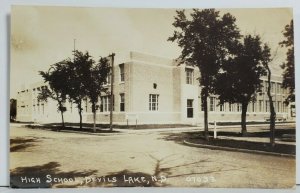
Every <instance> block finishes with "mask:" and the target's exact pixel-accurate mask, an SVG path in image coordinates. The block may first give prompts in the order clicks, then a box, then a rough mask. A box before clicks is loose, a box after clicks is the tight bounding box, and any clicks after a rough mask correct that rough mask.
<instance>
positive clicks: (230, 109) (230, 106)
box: [228, 103, 232, 112]
mask: <svg viewBox="0 0 300 193" xmlns="http://www.w3.org/2000/svg"><path fill="white" fill-rule="evenodd" d="M228 110H229V112H232V104H231V103H229V104H228Z"/></svg>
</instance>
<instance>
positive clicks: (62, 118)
mask: <svg viewBox="0 0 300 193" xmlns="http://www.w3.org/2000/svg"><path fill="white" fill-rule="evenodd" d="M59 111H60V115H61V126H62V128H65V120H64V111H63V105H62V103H61V102H59ZM57 131H60V129H59V128H58V129H57Z"/></svg>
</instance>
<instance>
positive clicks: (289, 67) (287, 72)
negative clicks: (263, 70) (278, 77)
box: [279, 20, 295, 103]
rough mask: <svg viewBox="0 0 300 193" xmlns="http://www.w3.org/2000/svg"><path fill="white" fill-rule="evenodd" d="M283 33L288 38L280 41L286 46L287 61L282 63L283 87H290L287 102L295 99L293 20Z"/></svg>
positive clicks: (282, 45)
mask: <svg viewBox="0 0 300 193" xmlns="http://www.w3.org/2000/svg"><path fill="white" fill-rule="evenodd" d="M283 35H284V37H285V38H286V39H285V40H284V41H282V42H280V43H279V45H281V47H286V48H287V49H288V50H287V53H286V56H287V57H286V61H285V62H284V63H283V64H282V65H281V68H282V69H283V70H284V72H283V82H282V87H283V88H286V89H289V96H288V97H287V99H286V103H289V102H292V101H295V59H294V22H293V20H291V22H290V24H289V25H286V26H285V29H284V31H283Z"/></svg>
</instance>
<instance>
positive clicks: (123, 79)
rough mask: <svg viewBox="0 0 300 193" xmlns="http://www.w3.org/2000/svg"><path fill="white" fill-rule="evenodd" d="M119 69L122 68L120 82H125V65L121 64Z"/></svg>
mask: <svg viewBox="0 0 300 193" xmlns="http://www.w3.org/2000/svg"><path fill="white" fill-rule="evenodd" d="M119 68H120V81H121V82H124V81H125V76H124V75H125V74H124V64H120V65H119Z"/></svg>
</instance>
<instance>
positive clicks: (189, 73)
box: [185, 68, 194, 84]
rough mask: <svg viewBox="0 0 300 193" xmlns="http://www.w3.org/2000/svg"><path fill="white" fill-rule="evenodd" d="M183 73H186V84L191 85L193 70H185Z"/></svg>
mask: <svg viewBox="0 0 300 193" xmlns="http://www.w3.org/2000/svg"><path fill="white" fill-rule="evenodd" d="M185 73H186V84H193V79H194V70H193V69H190V68H186V69H185Z"/></svg>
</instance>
